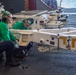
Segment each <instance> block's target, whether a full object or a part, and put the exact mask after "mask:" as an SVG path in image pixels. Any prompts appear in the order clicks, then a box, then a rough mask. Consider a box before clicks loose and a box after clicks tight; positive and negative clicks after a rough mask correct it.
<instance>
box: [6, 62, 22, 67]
mask: <svg viewBox="0 0 76 75" xmlns="http://www.w3.org/2000/svg"><path fill="white" fill-rule="evenodd" d="M20 64H21V63H20V62H16V61H12V62H9V61H6V62H5V67H6V68H8V67H17V66H19V65H20Z"/></svg>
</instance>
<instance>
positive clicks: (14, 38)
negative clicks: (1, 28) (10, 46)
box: [9, 31, 17, 42]
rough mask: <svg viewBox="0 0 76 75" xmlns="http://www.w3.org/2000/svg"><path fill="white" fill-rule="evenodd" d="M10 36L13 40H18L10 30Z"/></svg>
mask: <svg viewBox="0 0 76 75" xmlns="http://www.w3.org/2000/svg"><path fill="white" fill-rule="evenodd" d="M9 36H10V39H11V40H12V41H14V42H16V40H17V38H16V37H15V36H14V35H13V34H12V33H11V32H10V31H9Z"/></svg>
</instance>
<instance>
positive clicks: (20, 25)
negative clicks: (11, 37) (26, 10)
mask: <svg viewBox="0 0 76 75" xmlns="http://www.w3.org/2000/svg"><path fill="white" fill-rule="evenodd" d="M12 29H24V30H28V29H29V27H24V23H23V22H22V21H18V22H16V23H15V24H14V25H13V26H12Z"/></svg>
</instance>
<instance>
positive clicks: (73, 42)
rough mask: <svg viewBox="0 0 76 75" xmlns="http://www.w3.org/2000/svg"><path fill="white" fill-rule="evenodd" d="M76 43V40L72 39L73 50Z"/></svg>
mask: <svg viewBox="0 0 76 75" xmlns="http://www.w3.org/2000/svg"><path fill="white" fill-rule="evenodd" d="M75 42H76V38H73V39H72V48H75Z"/></svg>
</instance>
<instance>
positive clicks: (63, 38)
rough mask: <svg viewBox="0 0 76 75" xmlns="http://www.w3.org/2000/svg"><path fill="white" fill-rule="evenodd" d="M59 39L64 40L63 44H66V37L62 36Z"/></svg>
mask: <svg viewBox="0 0 76 75" xmlns="http://www.w3.org/2000/svg"><path fill="white" fill-rule="evenodd" d="M59 39H62V40H63V44H64V45H66V37H63V36H60V37H59Z"/></svg>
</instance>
